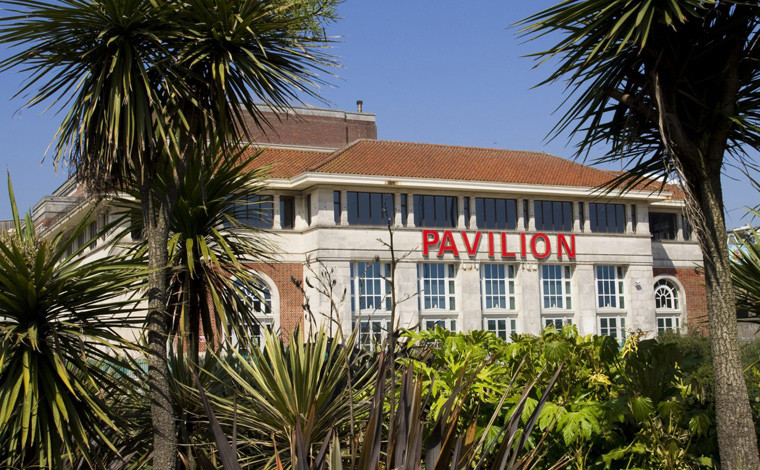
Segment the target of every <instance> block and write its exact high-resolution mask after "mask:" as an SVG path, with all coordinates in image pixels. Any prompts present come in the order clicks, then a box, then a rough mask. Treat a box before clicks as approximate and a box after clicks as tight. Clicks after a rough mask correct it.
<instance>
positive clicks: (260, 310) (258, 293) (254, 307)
mask: <svg viewBox="0 0 760 470" xmlns="http://www.w3.org/2000/svg"><path fill="white" fill-rule="evenodd" d="M235 286H236V287H237V288H238V289H240V293H241V294H242V295H243V297H244V298H245V299H246V301H247V302H248V303H249V304H250V306H251V313H252V314H253V318H254V319H255V323H254V324H252V325H248V328H247V329H246V330H245V331H243V332H238V331H236V330H235V328H236V327H239V325H237V326H235V327H233V328H231V329H230V333H231V337H230V341H231V343H232V345H233V346H234V347H236V348H239V349H241V350H243V351H244V350H245V349H244V346H243V345H242V344H240V343H239V341H238V334H240V333H242V334H244V335H246V336H247V337H248V339H250V341H251V343H252V344H255V345H257V346H261V345H262V343H263V340H264V331H263V329H265V328H266V329H271V328H272V323H273V320H274V319H273V317H272V294H271V292H270V291H269V288H268V287H267V286H266V285H265V284H264V283H263V282H261V281H259V282H258V283H257V285H256V289H255V291H254V290H252V289H251V288H250V287H249V286H246V285H244V284H243V283H242V282H239V281H235Z"/></svg>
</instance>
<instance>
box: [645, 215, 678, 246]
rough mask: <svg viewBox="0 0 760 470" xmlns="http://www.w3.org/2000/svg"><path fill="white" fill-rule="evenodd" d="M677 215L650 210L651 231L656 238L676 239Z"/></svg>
mask: <svg viewBox="0 0 760 470" xmlns="http://www.w3.org/2000/svg"><path fill="white" fill-rule="evenodd" d="M676 229H677V227H676V215H675V214H673V213H669V212H650V213H649V231H650V232H651V233H652V238H653V239H655V240H675V239H676Z"/></svg>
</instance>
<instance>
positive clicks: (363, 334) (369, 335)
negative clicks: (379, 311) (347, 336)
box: [354, 320, 391, 350]
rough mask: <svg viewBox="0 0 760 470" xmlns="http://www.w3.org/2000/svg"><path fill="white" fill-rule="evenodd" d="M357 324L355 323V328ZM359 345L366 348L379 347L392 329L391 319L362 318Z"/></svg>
mask: <svg viewBox="0 0 760 470" xmlns="http://www.w3.org/2000/svg"><path fill="white" fill-rule="evenodd" d="M356 327H357V325H356V323H354V328H356ZM358 327H359V346H360V347H362V348H364V349H370V350H374V349H378V348H379V347H380V346H382V344H383V341H385V339H386V338H387V337H388V331H389V330H390V329H391V322H390V320H361V321H359V325H358Z"/></svg>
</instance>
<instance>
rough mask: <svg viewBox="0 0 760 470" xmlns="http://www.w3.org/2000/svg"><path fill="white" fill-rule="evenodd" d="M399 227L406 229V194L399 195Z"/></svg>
mask: <svg viewBox="0 0 760 470" xmlns="http://www.w3.org/2000/svg"><path fill="white" fill-rule="evenodd" d="M400 199H401V225H403V226H404V227H406V225H407V223H408V221H407V219H408V218H409V197H408V196H407V195H406V194H402V195H401V198H400Z"/></svg>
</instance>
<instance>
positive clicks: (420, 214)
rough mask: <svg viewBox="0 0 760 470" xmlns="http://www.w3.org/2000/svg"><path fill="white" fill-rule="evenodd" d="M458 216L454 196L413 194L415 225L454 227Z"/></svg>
mask: <svg viewBox="0 0 760 470" xmlns="http://www.w3.org/2000/svg"><path fill="white" fill-rule="evenodd" d="M458 217H459V210H458V208H457V198H456V197H455V196H421V195H419V194H415V195H414V225H416V226H417V227H443V228H446V227H448V228H454V227H456V226H457V218H458Z"/></svg>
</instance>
